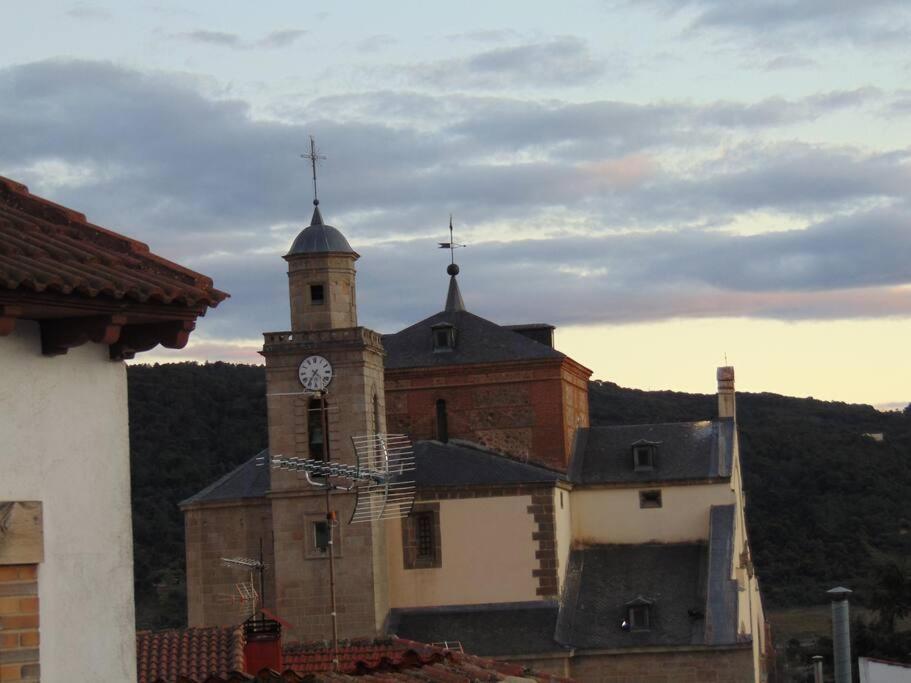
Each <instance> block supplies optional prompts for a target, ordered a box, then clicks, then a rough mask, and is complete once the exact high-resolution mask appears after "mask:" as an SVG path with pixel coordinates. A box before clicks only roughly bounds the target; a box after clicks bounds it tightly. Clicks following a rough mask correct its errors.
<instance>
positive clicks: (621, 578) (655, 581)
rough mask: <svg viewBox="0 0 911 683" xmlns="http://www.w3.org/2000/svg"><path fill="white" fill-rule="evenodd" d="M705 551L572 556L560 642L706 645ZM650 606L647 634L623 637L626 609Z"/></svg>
mask: <svg viewBox="0 0 911 683" xmlns="http://www.w3.org/2000/svg"><path fill="white" fill-rule="evenodd" d="M706 558H707V552H706V546H705V545H704V544H699V543H681V544H654V543H651V544H639V545H602V546H594V547H590V548H585V549H580V550H573V551H572V552H571V553H570V561H569V567H568V574H567V579H566V581H567V583H566V589H565V591H564V600H563V609H562V610H561V612H560V619H559V623H558V625H557V631H556V638H557V640H558V641H559V642H560V643H562V644H564V645H566V646H572V647H577V648H630V647H646V646H658V645H664V646H667V645H693V644H701V643H702V642H703V620H702V619H701V618H699V617H698V616H697V617H695V618H694V617H691V616H690V614H689V613H688V612H689V610H696V611H697V612H699V613H701V612H702V611H703V610H704V606H705V595H704V590H705V588H704V587H705V563H706ZM639 597H642V598H645V599H647V600H650V601H652V603H653V604H652V606H651V614H650V625H651V628H650V630H648V631H624V630H622V629H621V628H620V624H621V622H622V620H623V619H624V617H625V616H626V610H627V603H629V602H630V601H633V600H635V599H636V598H639Z"/></svg>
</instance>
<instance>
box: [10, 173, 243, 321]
mask: <svg viewBox="0 0 911 683" xmlns="http://www.w3.org/2000/svg"><path fill="white" fill-rule="evenodd" d="M2 288H6V289H23V290H30V291H33V292H45V291H49V292H58V293H60V294H77V295H81V296H84V297H89V298H95V297H110V298H113V299H128V300H132V301H136V302H140V303H146V302H153V303H160V304H178V305H183V306H187V307H191V308H199V307H202V308H203V309H204V308H205V307H209V306H216V305H218V303H219V302H220V301H223V300H224V299H225V298H226V297H227V296H228V295H227V294H225V293H224V292H221V291H219V290H217V289H215V288H214V286H213V284H212V280H211V279H210V278H208V277H206V276H205V275H201V274H200V273H196V272H194V271H192V270H189V269H187V268H184V267H183V266H180V265H178V264H176V263H172V262H171V261H168V260H166V259H164V258H162V257H160V256H157V255H155V254H153V253H151V252H150V251H149V247H148V246H147V245H145V244H143V243H142V242H138V241H136V240H133V239H130V238H129V237H125V236H123V235H119V234H117V233H115V232H112V231H110V230H106V229H105V228H102V227H99V226H97V225H93V224H92V223H89V222H88V221H86V218H85V216H84V215H83V214H81V213H79V212H77V211H74V210H72V209H69V208H67V207H65V206H60V205H59V204H54V203H53V202H49V201H47V200H46V199H43V198H41V197H38V196H36V195H33V194H31V193H30V192H29V191H28V188H27V187H26V186H25V185H22V184H20V183H17V182H15V181H13V180H10V179H8V178H4V177H2V176H0V289H2Z"/></svg>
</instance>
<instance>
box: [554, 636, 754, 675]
mask: <svg viewBox="0 0 911 683" xmlns="http://www.w3.org/2000/svg"><path fill="white" fill-rule="evenodd" d="M570 676H571V677H572V678H573V679H574V680H576V681H578V682H579V683H584V682H585V681H591V682H592V683H594V682H595V681H597V682H598V683H754V681H755V675H754V672H753V653H752V648H751V647H750V645H749V644H747V645H745V646H737V647H732V648H714V649H710V650H709V649H706V650H693V651H683V652H681V651H669V652H642V653H629V654H601V655H584V654H577V655H576V656H575V657H573V658H572V659H571V660H570Z"/></svg>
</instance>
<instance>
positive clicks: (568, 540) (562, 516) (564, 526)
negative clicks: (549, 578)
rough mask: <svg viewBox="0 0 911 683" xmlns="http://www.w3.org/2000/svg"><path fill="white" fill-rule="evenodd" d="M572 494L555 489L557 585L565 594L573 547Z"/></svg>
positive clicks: (561, 592)
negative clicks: (565, 581) (567, 570)
mask: <svg viewBox="0 0 911 683" xmlns="http://www.w3.org/2000/svg"><path fill="white" fill-rule="evenodd" d="M570 500H571V498H570V492H569V491H563V490H561V489H559V488H554V518H555V519H554V527H555V531H556V534H555V535H556V540H557V585H558V586H559V587H560V595H562V594H563V581H564V580H565V579H566V567H567V565H568V564H569V551H570V550H572V546H573V537H572V534H573V530H572V509H571V508H570ZM561 501H562V503H561Z"/></svg>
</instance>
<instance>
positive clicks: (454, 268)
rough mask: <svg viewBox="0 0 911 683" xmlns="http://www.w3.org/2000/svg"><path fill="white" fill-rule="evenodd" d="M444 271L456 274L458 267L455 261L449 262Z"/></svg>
mask: <svg viewBox="0 0 911 683" xmlns="http://www.w3.org/2000/svg"><path fill="white" fill-rule="evenodd" d="M446 272H447V273H449V274H450V275H458V274H459V267H458V266H457V265H456V264H455V263H450V264H449V265H448V266H446Z"/></svg>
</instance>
